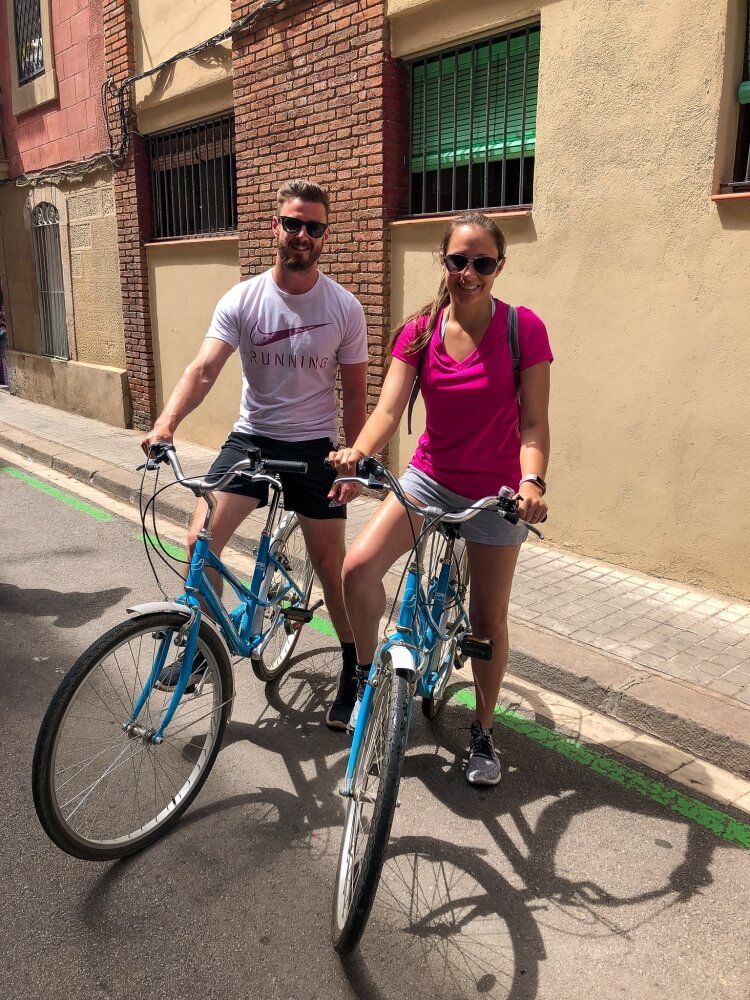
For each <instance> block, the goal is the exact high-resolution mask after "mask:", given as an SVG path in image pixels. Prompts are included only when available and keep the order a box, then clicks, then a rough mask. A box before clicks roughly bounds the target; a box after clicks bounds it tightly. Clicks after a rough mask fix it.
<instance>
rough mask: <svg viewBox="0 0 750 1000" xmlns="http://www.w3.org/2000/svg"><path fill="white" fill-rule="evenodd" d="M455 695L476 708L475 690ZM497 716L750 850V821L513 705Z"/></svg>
mask: <svg viewBox="0 0 750 1000" xmlns="http://www.w3.org/2000/svg"><path fill="white" fill-rule="evenodd" d="M453 698H454V699H455V700H456V701H458V702H460V703H461V704H462V705H465V706H466V707H467V708H470V709H474V708H476V697H475V695H474V692H473V691H468V690H466V689H464V690H461V691H457V692H455V693H454V694H453ZM495 719H496V721H497V722H499V723H500V725H501V726H504V727H505V728H506V729H510V730H511V732H514V733H518V734H519V735H521V736H526V737H527V738H528V739H530V740H533V741H534V742H535V743H539V744H540V745H541V746H543V747H544V748H545V750H551V751H553V752H554V753H557V754H560V756H561V757H565V758H567V759H568V760H572V761H574V762H575V763H576V764H580V765H581V766H582V767H586V768H588V769H589V770H590V771H593V772H594V773H595V774H598V775H600V776H601V777H603V778H607V780H608V781H612V782H614V784H616V785H620V786H621V787H622V788H627V789H628V790H629V791H631V792H634V793H635V794H636V795H640V796H641V798H644V799H648V800H649V801H650V802H655V803H657V804H658V805H660V806H663V807H664V808H665V809H667V810H669V811H670V812H674V813H678V814H679V815H680V816H682V817H683V818H684V819H688V820H690V821H691V822H693V823H697V824H698V826H702V827H703V828H704V829H705V830H708V831H709V832H710V833H713V834H714V835H715V836H717V837H719V838H720V839H721V840H726V841H727V842H728V843H730V844H738V845H739V846H740V847H744V848H747V849H748V850H750V826H748V825H747V824H746V823H741V822H740V821H739V820H736V819H732V817H731V816H727V815H726V813H723V812H721V811H720V810H718V809H714V808H712V807H711V806H707V805H705V803H703V802H699V801H698V800H697V799H691V798H690V797H689V796H687V795H683V794H682V793H681V792H678V791H677V790H676V789H675V788H669V787H668V786H667V785H665V784H663V783H662V782H661V781H657V780H656V779H654V778H649V777H647V776H646V775H645V774H642V773H641V772H640V771H636V770H635V769H634V768H632V767H628V766H627V765H626V764H621V763H620V762H619V761H616V760H613V759H612V758H611V757H605V756H604V754H601V753H598V752H597V751H596V750H592V749H591V748H590V747H587V746H584V744H582V743H579V742H578V741H577V740H574V739H573V738H572V737H570V736H563V735H562V734H560V733H557V732H555V731H554V730H552V729H549V728H548V727H547V726H543V725H542V724H541V723H539V722H535V721H533V720H532V719H527V718H526V717H525V716H523V715H520V714H519V713H518V712H514V711H512V709H510V708H505V707H504V706H502V705H496V706H495Z"/></svg>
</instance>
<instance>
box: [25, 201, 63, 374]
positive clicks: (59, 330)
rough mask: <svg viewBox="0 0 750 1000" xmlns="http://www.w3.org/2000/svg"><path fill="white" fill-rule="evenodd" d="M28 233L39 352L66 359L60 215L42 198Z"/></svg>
mask: <svg viewBox="0 0 750 1000" xmlns="http://www.w3.org/2000/svg"><path fill="white" fill-rule="evenodd" d="M31 237H32V244H33V247H34V264H35V265H36V280H37V293H38V296H39V319H40V323H41V328H42V354H45V355H47V356H48V357H51V358H62V359H64V360H66V361H67V359H68V358H69V357H70V355H69V353H68V328H67V323H66V320H65V288H64V285H63V267H62V255H61V253H60V215H59V213H58V211H57V209H56V208H55V206H54V205H50V204H49V202H46V201H43V202H42V203H41V204H39V205H37V206H36V208H35V209H34V211H33V212H32V213H31Z"/></svg>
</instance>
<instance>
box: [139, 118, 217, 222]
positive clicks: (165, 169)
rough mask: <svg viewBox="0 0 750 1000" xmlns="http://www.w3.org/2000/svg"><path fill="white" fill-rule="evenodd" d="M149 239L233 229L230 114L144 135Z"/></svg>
mask: <svg viewBox="0 0 750 1000" xmlns="http://www.w3.org/2000/svg"><path fill="white" fill-rule="evenodd" d="M149 154H150V159H151V192H152V203H153V213H154V239H157V240H171V239H180V238H183V239H184V238H185V237H189V236H204V235H207V234H215V233H225V232H231V231H233V230H236V229H237V184H236V166H235V153H234V115H232V114H227V115H223V116H222V117H221V118H215V119H212V120H211V121H203V122H197V123H196V124H194V125H188V126H187V127H185V128H181V129H176V130H175V131H172V132H162V133H160V134H158V135H152V136H150V137H149Z"/></svg>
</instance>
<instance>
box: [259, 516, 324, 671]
mask: <svg viewBox="0 0 750 1000" xmlns="http://www.w3.org/2000/svg"><path fill="white" fill-rule="evenodd" d="M270 552H271V555H273V556H274V557H275V558H276V559H277V560H278V561H279V562H280V563H281V565H282V566H283V567H284V569H285V570H286V572H287V573H288V574H289V576H290V577H291V578H292V580H294V582H295V583H296V584H297V586H298V587H299V588H300V590H301V591H302V594H303V596H302V598H300V597H299V596H298V595H297V594H295V593H294V592H292V591H290V594H289V597H288V599H285V600H283V601H281V602H280V603H279V604H276V605H274V606H273V607H268V608H263V607H259V608H258V609H257V610H256V612H255V618H254V620H253V632H254V633H255V634H256V635H259V634H261V633H263V632H266V631H267V632H268V634H267V636H266V638H265V639H264V640H263V642H262V643H261V644H260V645H259V646H258V648H257V649H255V650H254V651H253V654H252V656H251V663H252V667H253V671H254V673H255V676H256V677H258V678H259V679H260V680H262V681H265V682H266V683H268V682H269V681H275V680H277V679H278V678H279V677H281V676H282V674H283V673H284V671H285V670H286V669H287V667H288V666H289V662H290V660H291V657H292V653H293V652H294V647H295V646H296V645H297V640H298V639H299V634H300V631H301V629H302V625H301V624H300V623H299V622H293V621H289V619H287V618H285V617H284V613H283V612H284V609H285V608H289V607H293V608H300V609H304V608H306V607H307V606H308V605H309V604H310V593H311V591H312V580H313V568H312V563H311V562H310V557H309V556H308V554H307V547H306V545H305V539H304V536H303V534H302V527H301V526H300V523H299V521H298V520H297V518H296V517H295V516H294V515H293V514H292V515H290V516H289V517H288V519H286V520H285V521H284V522H283V523H282V524H281V525H280V527H279V530H278V531H277V533H276V534H275V535H274V538H273V539H272V541H271V548H270ZM285 587H287V581H286V579H285V578H284V576H283V575H282V573H281V572H280V571H279V569H278V568H277V566H276V565H275V564H274V563H269V566H268V569H267V570H266V575H265V578H264V580H263V583H262V584H261V586H260V592H259V596H260V598H261V599H262V600H264V601H272V600H273V599H274V597H275V596H276V595H277V594H278V593H279V592H280V591H282V590H283V589H284V588H285Z"/></svg>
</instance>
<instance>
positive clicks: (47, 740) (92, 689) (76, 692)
mask: <svg viewBox="0 0 750 1000" xmlns="http://www.w3.org/2000/svg"><path fill="white" fill-rule="evenodd" d="M184 624H185V617H184V615H181V614H178V613H175V612H165V611H164V612H155V613H153V614H150V615H143V616H141V617H137V618H130V619H128V620H127V621H125V622H122V623H121V624H120V625H117V626H115V628H113V629H110V631H109V632H106V633H105V634H104V635H103V636H101V638H100V639H98V640H97V641H96V642H95V643H94V644H93V645H92V646H90V647H89V649H87V650H86V652H85V653H83V654H82V655H81V656H80V657H79V658H78V660H77V661H76V662H75V664H74V665H73V667H72V668H71V670H70V671H69V673H68V674H67V676H66V677H65V678H64V679H63V682H62V684H61V685H60V687H59V688H58V690H57V692H56V694H55V695H54V697H53V699H52V701H51V703H50V705H49V708H48V709H47V712H46V714H45V716H44V719H43V721H42V726H41V729H40V731H39V736H38V737H37V742H36V747H35V750H34V763H33V775H32V784H33V793H34V805H35V807H36V811H37V815H38V817H39V820H40V822H41V824H42V826H43V827H44V830H45V831H46V833H47V835H48V836H49V837H50V839H51V840H53V841H54V843H55V844H57V846H58V847H60V848H62V850H64V851H66V852H67V853H68V854H72V855H73V856H74V857H77V858H84V859H86V860H90V861H109V860H112V859H114V858H121V857H125V856H126V855H128V854H133V853H135V852H136V851H140V850H141V849H142V848H144V847H146V846H147V845H148V844H151V843H153V841H155V840H156V839H157V838H158V837H161V836H162V835H163V834H164V833H166V831H167V830H168V829H169V828H170V827H171V826H172V825H173V824H174V823H176V822H177V820H178V819H179V817H180V816H181V815H182V813H183V812H184V811H185V810H186V809H187V807H188V806H189V805H190V803H191V802H192V801H193V799H194V798H195V796H196V795H197V794H198V792H199V791H200V789H201V786H202V785H203V782H204V781H205V780H206V778H207V777H208V773H209V771H210V770H211V767H212V766H213V763H214V761H215V759H216V755H217V753H218V752H219V747H220V745H221V738H222V735H223V733H224V729H225V727H226V723H227V719H228V717H229V713H230V709H231V701H232V697H233V682H232V669H231V666H230V663H229V658H228V656H227V653H226V650H225V649H224V648H223V646H222V644H221V641H220V640H219V639H218V637H217V636H216V635H215V634H214V633H213V632H212V630H211V629H210V627H209V626H208V625H206V624H205V623H201V628H200V633H199V636H198V650H199V651H200V653H201V654H202V655H203V657H204V660H205V664H206V666H205V671H204V672H203V676H202V679H201V680H200V681H199V682H198V683H197V684H196V688H195V690H194V692H193V693H192V694H188V693H185V694H184V695H183V696H182V698H181V699H180V702H179V704H178V706H177V709H176V711H175V714H174V716H173V717H172V720H171V722H170V724H169V725H168V727H167V729H166V731H165V733H164V741H163V742H162V743H159V744H154V743H152V742H151V741H150V739H149V738H148V734H149V732H154V731H155V730H156V729H158V727H159V725H160V722H161V720H162V718H163V717H164V713H165V711H166V709H167V707H168V705H169V702H170V699H171V697H172V695H171V693H170V692H165V691H160V690H158V689H157V688H156V687H153V688H152V690H151V691H150V693H149V696H148V698H147V700H146V702H145V704H144V706H143V709H142V711H141V713H140V715H139V717H138V720H137V723H138V728H137V729H135V730H131V731H130V732H126V731H125V730H124V729H123V725H124V724H125V723H126V722H127V721H128V719H129V717H130V715H131V712H132V710H133V707H134V705H135V703H136V701H137V700H138V698H139V696H140V694H141V692H142V691H143V688H144V685H145V684H146V681H147V679H148V677H149V675H150V673H151V669H152V665H153V663H154V658H155V657H156V655H157V653H158V651H159V649H160V648H163V644H164V643H165V642H166V643H168V647H167V657H166V661H165V665H164V668H163V670H162V673H163V672H164V670H169V668H170V667H171V666H173V665H174V661H175V659H176V657H177V655H178V654H179V653H180V650H179V649H177V648H175V645H174V636H175V635H176V633H177V632H178V631H179V630H180V628H182V626H183V625H184Z"/></svg>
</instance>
